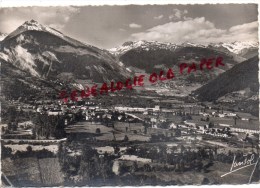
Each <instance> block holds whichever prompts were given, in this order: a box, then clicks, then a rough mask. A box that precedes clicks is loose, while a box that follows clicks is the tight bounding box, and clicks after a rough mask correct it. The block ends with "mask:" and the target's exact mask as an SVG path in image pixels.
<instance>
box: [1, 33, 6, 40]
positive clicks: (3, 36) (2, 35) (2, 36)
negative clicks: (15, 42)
mask: <svg viewBox="0 0 260 188" xmlns="http://www.w3.org/2000/svg"><path fill="white" fill-rule="evenodd" d="M6 36H7V34H5V33H0V41H2V40H4V39H5V37H6Z"/></svg>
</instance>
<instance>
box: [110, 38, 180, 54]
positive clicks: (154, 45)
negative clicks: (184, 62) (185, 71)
mask: <svg viewBox="0 0 260 188" xmlns="http://www.w3.org/2000/svg"><path fill="white" fill-rule="evenodd" d="M177 47H178V46H177V45H176V44H172V43H163V42H157V41H146V40H140V41H128V42H125V43H124V44H122V46H119V47H116V48H111V49H109V51H110V52H111V53H112V54H114V55H119V54H123V53H125V52H127V51H129V50H131V49H143V50H146V51H149V50H153V49H168V50H175V49H176V48H177Z"/></svg>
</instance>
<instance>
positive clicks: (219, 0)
mask: <svg viewBox="0 0 260 188" xmlns="http://www.w3.org/2000/svg"><path fill="white" fill-rule="evenodd" d="M228 3H234V4H246V3H255V4H259V3H260V2H259V0H215V1H210V0H159V1H158V0H25V1H22V0H0V7H21V6H23V7H25V6H69V5H72V6H84V5H85V6H86V5H129V4H135V5H146V4H158V5H163V4H164V5H165V4H166V5H167V4H228ZM230 11H232V10H230Z"/></svg>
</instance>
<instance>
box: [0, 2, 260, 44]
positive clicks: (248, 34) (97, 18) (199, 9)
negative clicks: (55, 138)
mask: <svg viewBox="0 0 260 188" xmlns="http://www.w3.org/2000/svg"><path fill="white" fill-rule="evenodd" d="M257 17H258V15H257V5H256V4H225V5H218V4H215V5H209V4H206V5H126V6H83V7H75V6H67V7H18V8H0V33H7V34H8V33H10V32H12V31H13V30H15V29H16V28H17V27H19V26H20V25H21V24H23V23H24V22H25V21H27V20H31V19H34V20H36V21H38V22H39V23H40V24H43V25H47V26H50V27H53V28H55V29H57V30H59V31H61V32H62V33H64V34H65V35H67V36H70V37H72V38H75V39H77V40H80V41H82V42H85V43H87V44H91V45H94V46H97V47H100V48H105V49H109V48H113V47H116V46H120V45H122V44H123V43H124V42H126V41H136V40H148V41H159V42H171V43H177V44H179V43H183V42H193V43H198V44H207V43H219V42H234V41H258V21H257Z"/></svg>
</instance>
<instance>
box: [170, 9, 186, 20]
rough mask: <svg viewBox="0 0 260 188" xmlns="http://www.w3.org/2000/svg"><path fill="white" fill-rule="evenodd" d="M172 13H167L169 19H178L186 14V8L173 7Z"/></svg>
mask: <svg viewBox="0 0 260 188" xmlns="http://www.w3.org/2000/svg"><path fill="white" fill-rule="evenodd" d="M172 12H173V14H171V15H169V19H170V20H180V19H181V18H182V17H183V16H184V15H185V14H188V11H187V10H183V11H181V10H179V9H176V8H175V9H173V10H172Z"/></svg>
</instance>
